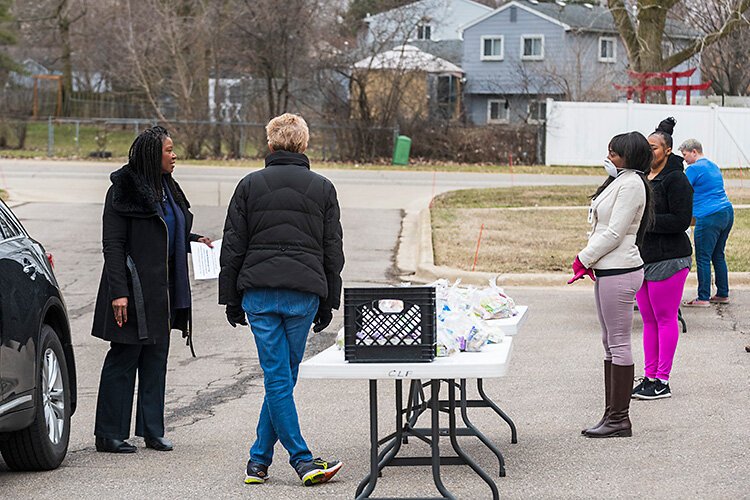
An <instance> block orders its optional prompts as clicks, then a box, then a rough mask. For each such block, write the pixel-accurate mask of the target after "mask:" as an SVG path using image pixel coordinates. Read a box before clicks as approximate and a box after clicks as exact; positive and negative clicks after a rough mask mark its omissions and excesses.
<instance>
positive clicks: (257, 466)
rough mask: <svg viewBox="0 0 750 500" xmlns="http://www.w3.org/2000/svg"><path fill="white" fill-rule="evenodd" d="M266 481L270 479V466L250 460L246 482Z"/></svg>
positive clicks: (257, 482)
mask: <svg viewBox="0 0 750 500" xmlns="http://www.w3.org/2000/svg"><path fill="white" fill-rule="evenodd" d="M266 481H268V466H267V465H263V464H261V463H258V462H253V461H252V460H248V461H247V469H246V471H245V484H263V483H265V482H266Z"/></svg>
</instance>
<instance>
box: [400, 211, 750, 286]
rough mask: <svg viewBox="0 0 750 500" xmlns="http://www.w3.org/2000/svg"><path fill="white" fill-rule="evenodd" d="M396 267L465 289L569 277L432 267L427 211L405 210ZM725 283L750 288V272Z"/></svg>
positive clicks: (419, 278) (408, 275)
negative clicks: (459, 284)
mask: <svg viewBox="0 0 750 500" xmlns="http://www.w3.org/2000/svg"><path fill="white" fill-rule="evenodd" d="M396 266H397V267H398V269H399V270H400V271H401V273H402V275H401V280H402V281H413V282H417V283H432V282H433V281H435V280H437V279H440V278H445V279H447V280H449V281H455V280H457V279H460V280H461V283H464V284H467V285H486V284H487V283H488V281H489V280H491V279H493V278H495V280H496V282H497V285H498V286H501V287H503V286H537V287H555V286H559V287H567V286H568V284H567V281H568V279H570V273H518V274H513V273H493V272H483V271H474V272H472V271H465V270H463V269H456V268H453V267H449V266H436V265H435V258H434V253H433V248H432V222H431V219H430V209H429V207H428V208H423V209H421V210H407V211H406V213H405V215H404V218H403V220H402V223H401V236H400V238H399V247H398V253H397V254H396ZM729 283H730V286H731V287H732V288H750V272H730V273H729ZM581 284H583V285H584V286H588V287H591V286H592V285H593V282H591V281H589V280H584V281H583V282H580V283H576V286H579V287H580V286H581ZM697 286H698V279H697V276H696V274H695V273H694V272H691V273H690V274H689V275H688V279H687V282H686V283H685V287H686V289H695V288H697Z"/></svg>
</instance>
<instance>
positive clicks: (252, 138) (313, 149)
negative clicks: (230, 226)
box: [0, 117, 398, 161]
mask: <svg viewBox="0 0 750 500" xmlns="http://www.w3.org/2000/svg"><path fill="white" fill-rule="evenodd" d="M157 124H159V125H163V126H164V127H166V128H167V129H168V130H169V131H170V135H171V136H172V137H173V139H174V142H175V147H176V149H177V152H178V154H179V155H180V156H181V157H183V158H221V159H241V158H262V157H264V156H265V155H266V153H267V151H268V146H267V145H266V131H265V123H253V122H231V123H227V122H209V121H172V122H169V123H160V122H159V121H158V120H156V119H149V118H97V119H85V118H51V117H50V118H48V119H47V120H17V119H16V120H14V119H2V118H0V150H3V149H5V150H15V151H14V153H15V154H14V155H13V156H48V157H78V158H82V157H97V158H110V157H117V158H119V157H127V154H128V150H129V148H130V145H131V144H132V142H133V140H134V139H135V137H136V136H137V135H138V134H139V133H140V132H141V131H142V130H143V129H145V128H147V127H151V126H153V125H157ZM310 134H311V137H310V146H309V149H308V151H307V154H308V156H310V157H311V158H312V159H314V160H322V161H378V160H383V159H387V158H390V157H391V155H392V153H393V144H394V139H395V137H396V136H397V135H398V129H396V128H389V127H367V126H364V125H362V124H361V123H357V122H354V121H350V122H348V123H346V124H341V125H327V124H315V123H311V124H310Z"/></svg>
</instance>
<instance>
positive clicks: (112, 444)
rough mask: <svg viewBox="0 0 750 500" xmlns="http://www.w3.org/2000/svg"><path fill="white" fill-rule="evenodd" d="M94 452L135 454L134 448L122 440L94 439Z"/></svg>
mask: <svg viewBox="0 0 750 500" xmlns="http://www.w3.org/2000/svg"><path fill="white" fill-rule="evenodd" d="M96 451H100V452H105V453H135V451H136V447H135V446H133V445H132V444H130V443H128V442H127V441H124V440H122V439H109V438H102V437H99V436H97V437H96Z"/></svg>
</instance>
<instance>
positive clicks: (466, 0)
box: [364, 0, 492, 23]
mask: <svg viewBox="0 0 750 500" xmlns="http://www.w3.org/2000/svg"><path fill="white" fill-rule="evenodd" d="M431 1H433V0H419V1H417V2H412V3H408V4H406V5H402V6H401V7H396V8H394V9H390V10H386V11H383V12H379V13H377V14H373V15H371V16H370V15H368V16H367V17H365V18H364V22H366V23H369V22H371V21H373V20H376V19H379V18H381V17H385V18H387V17H388V16H389V15H392V12H394V11H396V10H403V9H413V8H414V7H416V6H417V4H423V3H428V2H431ZM453 1H458V2H461V3H467V4H471V5H474V6H476V7H481V8H483V9H485V10H486V11H487V12H492V7H488V6H487V5H484V4H483V3H479V2H474V1H473V0H453Z"/></svg>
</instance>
